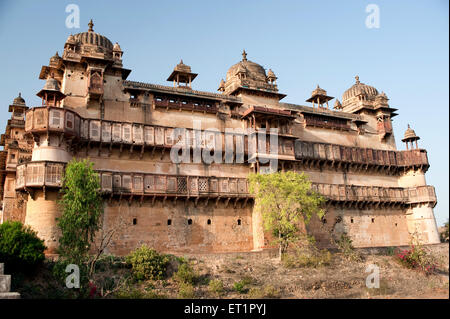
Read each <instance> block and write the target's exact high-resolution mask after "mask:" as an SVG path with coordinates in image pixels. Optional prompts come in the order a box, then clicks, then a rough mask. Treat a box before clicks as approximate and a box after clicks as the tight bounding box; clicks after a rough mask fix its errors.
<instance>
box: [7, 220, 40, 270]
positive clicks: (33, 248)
mask: <svg viewBox="0 0 450 319" xmlns="http://www.w3.org/2000/svg"><path fill="white" fill-rule="evenodd" d="M45 248H46V247H45V245H44V241H43V240H41V239H39V237H38V236H37V234H36V232H35V231H33V230H32V229H31V228H30V227H29V226H24V225H23V224H22V223H20V222H17V221H14V222H11V221H6V222H4V223H3V224H0V261H1V262H4V263H5V267H7V269H8V272H12V271H14V272H15V271H24V272H28V271H30V270H33V269H34V267H36V266H37V265H38V264H40V263H41V262H42V261H43V260H44V259H45V256H44V250H45Z"/></svg>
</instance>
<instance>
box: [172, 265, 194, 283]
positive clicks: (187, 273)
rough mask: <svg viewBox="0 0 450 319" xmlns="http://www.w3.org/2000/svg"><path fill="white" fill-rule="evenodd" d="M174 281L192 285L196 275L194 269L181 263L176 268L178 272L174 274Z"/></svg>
mask: <svg viewBox="0 0 450 319" xmlns="http://www.w3.org/2000/svg"><path fill="white" fill-rule="evenodd" d="M174 279H175V280H176V281H178V282H179V283H186V284H191V285H193V284H194V283H195V282H196V281H197V279H198V275H197V273H196V272H195V271H194V269H193V268H192V267H191V265H189V264H188V263H182V264H181V265H180V266H179V267H178V271H177V272H176V273H175V274H174Z"/></svg>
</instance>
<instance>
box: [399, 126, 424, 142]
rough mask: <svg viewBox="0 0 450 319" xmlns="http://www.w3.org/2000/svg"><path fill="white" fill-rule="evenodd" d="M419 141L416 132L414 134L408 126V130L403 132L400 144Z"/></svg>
mask: <svg viewBox="0 0 450 319" xmlns="http://www.w3.org/2000/svg"><path fill="white" fill-rule="evenodd" d="M419 139H420V137H418V136H417V135H416V132H414V130H413V129H412V128H411V127H410V126H409V124H408V128H407V129H406V131H405V135H404V136H403V139H402V142H406V141H414V140H419Z"/></svg>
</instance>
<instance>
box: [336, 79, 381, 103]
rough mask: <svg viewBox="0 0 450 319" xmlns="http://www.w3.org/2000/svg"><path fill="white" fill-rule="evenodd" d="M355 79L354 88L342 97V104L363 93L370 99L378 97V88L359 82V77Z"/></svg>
mask: <svg viewBox="0 0 450 319" xmlns="http://www.w3.org/2000/svg"><path fill="white" fill-rule="evenodd" d="M355 79H356V83H355V84H353V85H352V87H351V88H349V89H348V90H347V91H345V92H344V94H343V95H342V103H345V102H346V101H347V100H349V99H351V98H352V97H354V96H356V95H358V94H361V93H363V94H365V95H366V96H367V97H368V98H371V97H375V96H377V95H378V91H377V89H376V88H374V87H373V86H370V85H367V84H364V83H361V82H359V76H356V77H355Z"/></svg>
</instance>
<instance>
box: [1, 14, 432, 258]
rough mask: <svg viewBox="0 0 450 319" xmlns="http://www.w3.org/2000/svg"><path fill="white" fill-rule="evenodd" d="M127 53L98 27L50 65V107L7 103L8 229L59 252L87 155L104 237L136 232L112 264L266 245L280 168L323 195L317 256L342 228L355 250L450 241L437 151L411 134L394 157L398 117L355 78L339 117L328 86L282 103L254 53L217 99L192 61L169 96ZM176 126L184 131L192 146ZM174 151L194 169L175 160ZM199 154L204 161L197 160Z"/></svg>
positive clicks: (231, 72)
mask: <svg viewBox="0 0 450 319" xmlns="http://www.w3.org/2000/svg"><path fill="white" fill-rule="evenodd" d="M122 55H123V51H122V50H121V48H120V46H119V45H118V44H117V43H116V44H114V45H113V44H112V42H111V41H110V40H109V39H108V38H106V37H105V36H103V35H101V34H98V33H96V32H94V30H93V23H92V21H91V22H90V23H89V30H88V31H86V32H82V33H79V34H76V35H70V36H69V37H68V39H67V41H66V43H65V44H64V52H63V54H62V56H59V55H58V53H56V55H54V56H53V57H51V58H50V62H49V65H48V66H43V67H42V69H41V72H40V74H39V78H40V79H42V80H45V81H46V83H45V85H44V88H43V89H42V90H41V91H39V92H38V93H37V95H38V96H39V97H40V98H41V99H42V105H40V106H35V107H30V106H27V105H26V103H25V100H24V99H23V98H22V97H21V95H20V94H19V96H18V97H17V98H16V99H14V101H13V103H12V104H11V105H10V106H9V112H11V118H10V119H9V120H8V123H7V126H6V132H5V133H4V134H3V135H2V136H1V145H2V146H4V150H3V151H1V152H0V172H1V178H0V181H1V183H0V187H1V188H0V196H1V197H0V198H1V200H2V211H1V212H0V213H1V215H0V217H1V221H6V220H20V221H22V222H24V223H25V224H27V225H30V226H31V227H32V228H33V229H35V230H36V231H37V232H38V234H39V236H40V237H41V238H43V239H45V244H46V245H47V247H48V250H47V252H48V253H49V254H51V253H54V252H55V248H56V247H57V245H58V228H57V226H56V221H55V218H57V217H58V216H59V215H60V210H59V208H58V204H57V200H58V197H59V196H60V193H59V191H60V189H61V186H62V177H63V173H64V167H65V165H66V163H67V162H69V161H70V160H71V159H72V158H88V159H89V160H90V161H92V162H93V163H94V169H95V170H96V171H97V172H98V174H99V177H100V181H101V191H102V194H103V198H104V217H103V231H107V230H108V229H112V228H113V227H115V225H126V227H125V226H124V227H123V231H122V232H120V235H119V236H118V237H117V238H116V239H115V240H114V241H113V242H112V244H111V245H110V247H109V250H108V252H109V253H113V254H126V253H128V252H129V251H130V250H132V249H134V248H136V247H137V246H139V245H141V244H143V243H146V244H148V245H149V246H151V247H154V248H156V249H158V250H161V251H164V252H175V253H176V252H201V253H204V252H228V251H251V250H260V249H264V248H266V247H268V246H269V240H268V237H269V236H268V235H267V234H265V233H264V230H263V227H262V220H261V216H260V214H259V213H258V211H256V210H255V209H254V201H253V198H252V196H251V194H249V191H248V183H247V176H248V174H249V173H250V172H267V171H270V169H274V167H275V169H277V170H282V171H287V170H293V171H297V172H305V173H306V174H307V175H308V176H309V178H310V180H311V181H312V183H313V184H312V187H313V188H314V189H315V190H317V191H318V192H320V193H321V194H323V196H325V197H326V199H327V203H326V215H325V216H324V218H322V219H321V220H319V219H317V218H316V219H313V220H312V221H311V223H310V224H309V225H308V230H309V232H310V233H311V234H313V235H314V236H315V238H316V241H317V242H318V243H319V245H322V246H329V245H330V240H329V239H330V238H329V237H330V232H329V231H330V230H331V229H333V231H334V232H337V233H342V232H346V233H347V234H348V235H349V236H350V237H351V238H352V239H353V243H354V245H355V246H356V247H375V246H395V245H406V244H408V243H409V241H410V236H411V234H412V233H418V234H419V235H420V238H421V240H422V241H423V242H424V243H438V242H439V236H438V232H437V227H436V221H435V218H434V214H433V207H434V206H435V205H436V195H435V190H434V187H433V186H429V185H427V183H426V180H425V173H426V171H427V169H428V168H429V163H428V159H427V152H426V150H424V149H421V148H419V147H418V146H419V145H418V143H417V140H419V137H418V136H417V135H416V134H415V132H414V131H413V130H412V129H411V128H409V127H408V129H407V130H406V132H405V135H404V138H403V139H402V141H403V142H404V143H405V145H406V148H405V149H403V150H398V149H397V148H396V144H395V139H394V132H393V130H392V122H391V121H392V118H393V117H394V116H397V113H396V111H397V109H395V108H392V107H390V106H389V103H388V98H387V96H386V94H385V93H383V92H381V93H380V92H379V91H378V90H377V89H376V88H374V87H372V86H369V85H367V84H364V83H362V82H360V81H359V78H358V77H356V82H355V83H354V84H353V85H352V86H351V87H350V88H349V89H348V90H347V91H345V92H344V94H343V96H342V102H340V101H339V100H337V99H336V100H335V102H334V104H333V108H331V106H330V107H329V105H328V102H329V101H330V100H332V99H333V97H331V96H328V95H327V92H326V91H325V90H324V89H322V88H320V87H319V86H317V88H316V89H314V90H313V91H312V94H311V97H310V98H308V99H307V100H306V102H308V103H310V105H309V106H304V105H297V104H288V103H283V102H281V100H282V99H283V98H284V97H285V95H284V94H282V93H280V92H279V90H278V87H277V84H276V83H277V82H276V80H277V77H276V76H275V74H274V72H273V71H272V70H270V69H269V70H268V71H267V72H266V70H265V69H264V68H263V67H262V66H261V65H259V64H257V63H255V62H252V61H250V60H248V59H247V54H246V52H245V51H244V52H243V54H242V60H241V61H239V62H237V63H236V64H235V65H233V66H231V67H230V68H229V69H228V72H227V74H226V79H225V80H221V81H220V84H219V89H218V91H219V92H218V93H211V92H204V91H197V90H194V89H192V82H193V80H194V79H195V77H196V76H197V74H196V73H193V72H192V70H191V67H190V66H188V65H186V64H184V63H183V61H181V62H180V63H179V64H178V65H176V66H175V68H174V70H173V72H172V73H171V74H170V76H169V77H168V79H167V80H168V81H170V82H171V84H170V85H169V86H165V85H159V84H150V83H140V82H134V81H130V80H127V78H128V76H129V74H130V72H131V71H130V70H128V69H126V68H124V67H123V64H122ZM172 83H173V85H172ZM177 128H185V130H183V134H182V135H178V136H177V135H176V134H174V132H175V131H177ZM274 129H276V130H277V134H276V138H274V139H271V137H274V136H275V133H274V132H275V131H274ZM230 130H231V133H230ZM194 137H199V138H194ZM252 143H253V144H252ZM175 144H177V145H183V146H184V147H185V150H187V153H188V154H187V156H188V157H187V158H188V159H190V160H188V161H181V162H174V161H173V158H172V157H171V149H172V147H173V145H175ZM221 145H222V147H220V146H221ZM252 145H253V146H252ZM254 145H257V147H256V148H255V147H254ZM205 150H206V151H207V152H205ZM225 150H231V151H232V155H231V156H230V154H225V153H226V151H225ZM199 151H200V152H202V151H203V152H204V153H202V154H203V155H205V154H206V156H205V157H201V160H200V161H195V160H193V157H194V156H193V155H194V153H195V152H199ZM216 151H217V152H216ZM212 153H214V155H215V157H214V160H213V161H208V160H206V159H208V155H210V154H212ZM270 165H275V166H270Z"/></svg>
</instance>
